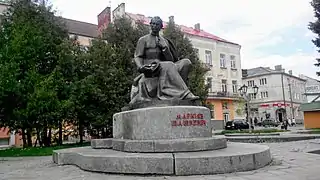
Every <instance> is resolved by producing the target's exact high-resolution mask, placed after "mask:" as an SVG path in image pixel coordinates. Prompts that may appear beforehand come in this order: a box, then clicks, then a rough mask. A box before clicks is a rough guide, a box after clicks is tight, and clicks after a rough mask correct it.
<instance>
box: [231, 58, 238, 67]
mask: <svg viewBox="0 0 320 180" xmlns="http://www.w3.org/2000/svg"><path fill="white" fill-rule="evenodd" d="M230 64H231V69H237V67H236V57H235V56H233V55H231V56H230Z"/></svg>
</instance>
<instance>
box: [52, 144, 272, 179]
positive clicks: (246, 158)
mask: <svg viewBox="0 0 320 180" xmlns="http://www.w3.org/2000/svg"><path fill="white" fill-rule="evenodd" d="M53 161H54V162H55V163H57V164H59V165H76V166H78V167H80V168H81V169H83V170H87V171H93V172H103V173H119V174H140V175H146V174H149V175H151V174H154V175H179V176H180V175H205V174H221V173H232V172H239V171H249V170H255V169H258V168H261V167H264V166H266V165H268V164H269V163H270V162H271V155H270V150H269V147H268V146H263V145H256V144H244V143H228V147H227V148H223V149H219V150H213V151H199V152H180V153H129V152H121V151H116V150H113V149H92V148H91V147H80V148H70V149H62V150H56V151H54V153H53Z"/></svg>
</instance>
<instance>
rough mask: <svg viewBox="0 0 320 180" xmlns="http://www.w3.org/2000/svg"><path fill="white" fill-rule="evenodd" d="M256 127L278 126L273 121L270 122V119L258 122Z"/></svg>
mask: <svg viewBox="0 0 320 180" xmlns="http://www.w3.org/2000/svg"><path fill="white" fill-rule="evenodd" d="M258 126H263V127H266V126H273V127H278V126H279V123H278V122H276V121H275V120H272V119H265V120H263V121H261V122H259V123H258Z"/></svg>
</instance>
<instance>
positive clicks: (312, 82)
mask: <svg viewBox="0 0 320 180" xmlns="http://www.w3.org/2000/svg"><path fill="white" fill-rule="evenodd" d="M299 77H300V78H302V79H305V80H306V87H305V95H306V97H307V101H308V102H309V103H310V102H312V101H313V100H315V99H316V98H317V97H318V96H319V95H320V81H319V80H317V79H314V78H311V77H308V76H305V75H302V74H300V75H299Z"/></svg>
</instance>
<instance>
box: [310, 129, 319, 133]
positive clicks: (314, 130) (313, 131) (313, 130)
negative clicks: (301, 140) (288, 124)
mask: <svg viewBox="0 0 320 180" xmlns="http://www.w3.org/2000/svg"><path fill="white" fill-rule="evenodd" d="M309 134H320V129H319V128H316V129H311V131H309Z"/></svg>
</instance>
